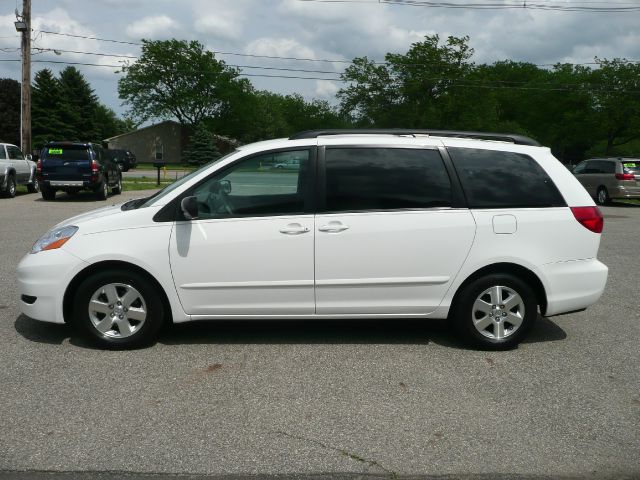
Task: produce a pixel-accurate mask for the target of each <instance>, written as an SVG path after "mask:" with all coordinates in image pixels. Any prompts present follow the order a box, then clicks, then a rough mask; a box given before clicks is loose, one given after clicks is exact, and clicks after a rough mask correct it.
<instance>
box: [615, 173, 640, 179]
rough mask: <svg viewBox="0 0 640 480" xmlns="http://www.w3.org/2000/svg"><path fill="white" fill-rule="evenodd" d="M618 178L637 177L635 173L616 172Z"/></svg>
mask: <svg viewBox="0 0 640 480" xmlns="http://www.w3.org/2000/svg"><path fill="white" fill-rule="evenodd" d="M616 179H618V180H635V179H636V177H634V176H633V173H616Z"/></svg>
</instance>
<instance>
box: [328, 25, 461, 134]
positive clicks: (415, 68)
mask: <svg viewBox="0 0 640 480" xmlns="http://www.w3.org/2000/svg"><path fill="white" fill-rule="evenodd" d="M468 41H469V38H468V37H461V38H459V37H453V36H450V37H448V38H447V40H446V42H444V43H441V42H440V37H439V36H438V35H428V36H426V37H425V39H424V41H422V42H416V43H414V44H412V45H411V47H410V48H409V51H408V52H407V53H406V54H393V53H388V54H387V55H385V63H384V64H377V63H375V62H373V61H371V60H369V59H368V58H366V57H362V58H356V59H354V60H353V64H352V65H350V66H349V67H348V68H347V69H346V70H345V72H344V73H343V74H342V79H343V80H346V81H347V82H349V85H348V86H347V87H345V88H343V89H341V90H339V91H338V98H339V99H340V101H341V110H342V112H343V113H345V114H347V115H350V116H351V117H352V118H353V121H354V122H355V124H357V125H359V126H370V127H373V126H376V127H412V128H451V127H452V123H456V122H458V113H459V112H458V111H454V110H452V109H451V108H450V100H451V98H452V97H453V96H455V89H456V87H458V86H459V83H460V80H463V79H464V77H465V76H466V75H468V73H469V72H471V71H472V69H473V64H472V63H470V62H469V59H470V58H471V56H472V55H473V49H472V48H470V47H469V46H468Z"/></svg>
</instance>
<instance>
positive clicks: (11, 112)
mask: <svg viewBox="0 0 640 480" xmlns="http://www.w3.org/2000/svg"><path fill="white" fill-rule="evenodd" d="M0 142H7V143H13V144H15V145H20V83H18V82H16V81H15V80H12V79H10V78H0Z"/></svg>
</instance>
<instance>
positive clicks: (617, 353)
mask: <svg viewBox="0 0 640 480" xmlns="http://www.w3.org/2000/svg"><path fill="white" fill-rule="evenodd" d="M142 195H145V192H126V193H124V194H122V195H120V196H118V197H115V198H114V197H110V198H109V200H107V202H106V203H107V204H109V203H113V202H114V201H123V200H125V199H129V198H134V197H137V196H142ZM104 204H105V202H100V201H96V200H94V199H93V198H92V197H91V196H90V195H84V194H79V195H77V196H74V197H67V196H66V195H63V194H60V195H59V197H58V199H57V200H56V201H55V202H43V201H42V200H41V199H40V197H39V196H38V195H35V194H22V195H19V196H18V197H17V198H15V199H12V200H10V199H1V200H0V224H1V225H2V227H1V229H0V239H1V245H2V256H1V257H0V278H2V281H1V282H0V364H1V365H2V368H1V369H0V480H3V479H26V478H35V479H45V478H46V479H47V480H52V479H53V480H58V479H75V478H78V479H80V478H95V479H109V480H110V479H112V478H114V479H115V478H129V479H138V478H140V479H154V480H155V479H174V478H176V479H178V478H180V479H185V478H186V479H191V478H193V479H204V478H215V479H240V478H263V477H269V478H280V479H281V478H284V479H289V478H309V479H311V478H349V479H351V478H354V479H355V478H365V479H366V478H405V477H406V478H440V479H444V478H446V479H449V478H451V479H453V478H468V479H490V478H491V479H492V478H500V479H511V478H522V479H525V478H526V479H534V478H536V479H541V478H639V477H640V456H639V454H640V368H639V367H640V295H639V294H638V285H639V281H638V277H639V276H638V272H639V270H640V268H639V267H640V256H639V255H638V238H640V208H638V207H632V206H626V207H625V206H618V207H606V208H604V209H603V211H604V213H605V232H604V234H603V239H602V240H603V241H602V245H601V249H600V258H601V260H602V261H604V262H605V263H606V264H607V265H608V266H609V268H610V277H609V282H608V285H607V289H606V292H605V294H604V296H603V298H602V299H601V300H600V302H599V303H598V304H596V305H595V306H593V307H592V308H590V309H588V310H587V311H585V312H581V313H575V314H571V315H566V316H562V317H556V318H551V319H544V318H539V319H538V322H537V324H536V326H535V328H534V330H533V332H532V334H531V336H530V337H529V339H528V340H527V341H526V342H525V343H523V344H522V345H521V346H520V347H519V348H517V349H515V350H512V351H507V352H482V351H474V350H468V349H465V348H463V347H462V346H461V345H459V344H458V342H457V341H456V338H455V336H453V334H452V333H451V332H450V331H449V329H448V328H447V325H446V322H444V321H428V322H425V321H416V320H412V321H409V320H385V321H331V322H321V321H316V322H309V321H286V322H285V321H244V322H203V323H198V324H189V325H181V326H175V327H172V328H169V329H167V331H165V332H164V333H163V334H162V336H161V338H160V340H159V342H158V343H156V344H155V345H154V346H152V347H150V348H147V349H144V350H136V351H122V352H109V351H101V350H96V349H94V348H92V347H90V346H88V345H86V344H85V343H83V342H82V340H81V339H80V338H78V337H77V336H76V335H75V333H74V332H73V331H72V330H71V329H70V328H69V327H67V326H64V325H53V324H46V323H41V322H37V321H34V320H31V319H29V318H27V317H24V316H22V315H20V313H19V311H18V296H17V290H16V283H15V269H16V266H17V263H18V261H19V259H20V258H21V256H22V255H24V254H25V253H26V252H27V251H28V250H29V249H30V247H31V245H32V243H33V242H34V241H35V240H36V239H37V238H38V237H39V236H40V235H41V234H43V233H44V232H45V231H46V230H47V229H48V228H49V227H50V226H52V225H54V224H55V223H57V222H58V221H60V220H62V219H64V218H66V217H69V216H71V215H74V214H77V213H80V212H83V211H87V210H90V209H92V208H97V207H100V206H103V205H104Z"/></svg>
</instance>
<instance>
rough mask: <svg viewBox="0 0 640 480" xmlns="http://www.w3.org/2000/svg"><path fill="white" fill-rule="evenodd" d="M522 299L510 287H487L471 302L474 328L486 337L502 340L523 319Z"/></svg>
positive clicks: (517, 327) (509, 334)
mask: <svg viewBox="0 0 640 480" xmlns="http://www.w3.org/2000/svg"><path fill="white" fill-rule="evenodd" d="M524 313H525V310H524V300H523V299H522V297H521V296H520V295H519V294H518V293H517V292H516V291H515V290H513V289H512V288H509V287H505V286H499V285H496V286H493V287H489V288H487V289H486V290H485V291H483V292H482V293H481V294H480V295H478V297H477V298H476V300H475V302H474V303H473V309H472V312H471V319H472V321H473V325H474V327H475V328H476V330H477V331H478V332H479V333H480V334H482V335H484V336H485V337H487V338H490V339H493V340H502V339H504V338H507V337H509V336H511V335H513V334H514V333H515V332H516V330H518V329H519V328H520V326H521V325H522V322H523V320H524Z"/></svg>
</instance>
